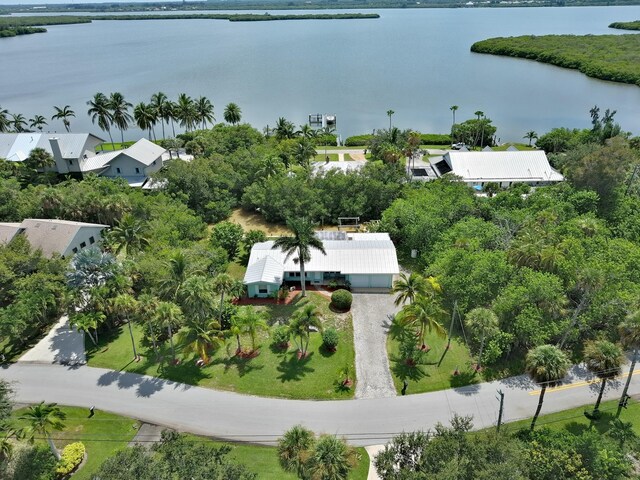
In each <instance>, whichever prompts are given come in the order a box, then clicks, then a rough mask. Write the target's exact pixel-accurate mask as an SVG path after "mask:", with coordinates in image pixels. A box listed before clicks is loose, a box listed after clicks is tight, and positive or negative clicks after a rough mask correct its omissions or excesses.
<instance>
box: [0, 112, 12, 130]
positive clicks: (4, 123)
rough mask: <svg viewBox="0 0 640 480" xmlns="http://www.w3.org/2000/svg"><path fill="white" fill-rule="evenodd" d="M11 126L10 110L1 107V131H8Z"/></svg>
mask: <svg viewBox="0 0 640 480" xmlns="http://www.w3.org/2000/svg"><path fill="white" fill-rule="evenodd" d="M10 126H11V121H10V120H9V110H7V109H6V108H4V109H3V108H2V107H0V133H4V132H8V131H9V127H10Z"/></svg>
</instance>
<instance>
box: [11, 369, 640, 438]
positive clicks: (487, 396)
mask: <svg viewBox="0 0 640 480" xmlns="http://www.w3.org/2000/svg"><path fill="white" fill-rule="evenodd" d="M585 377H586V373H585V371H584V370H583V369H581V368H579V367H575V368H574V369H573V370H572V372H571V374H570V376H569V377H568V379H567V381H570V382H577V384H576V386H569V387H563V388H561V389H559V390H557V391H548V393H547V395H546V397H545V404H544V407H543V411H542V413H550V412H553V411H559V410H564V409H567V408H571V407H577V406H581V405H584V404H588V403H592V402H594V401H595V398H596V394H597V386H598V384H593V385H585V384H584V380H585ZM639 377H640V375H637V374H636V375H635V377H634V381H633V382H632V386H631V389H630V393H636V392H638V390H639V386H640V378H639ZM0 378H3V379H6V380H9V381H11V382H15V388H16V398H15V401H16V402H20V403H36V402H40V401H42V400H45V401H47V402H57V403H59V404H63V405H74V406H86V407H89V406H91V405H95V406H96V408H98V409H102V410H107V411H110V412H114V413H118V414H121V415H125V416H129V417H133V418H137V419H140V420H142V421H145V422H148V423H152V424H157V425H164V426H167V427H171V428H175V429H177V430H181V431H188V432H192V433H195V434H201V435H208V436H214V437H219V438H223V439H227V440H234V441H251V442H256V443H264V444H273V443H275V441H276V439H277V437H278V436H279V435H281V434H282V433H283V432H284V431H286V430H287V429H288V428H290V427H291V426H293V425H295V424H298V423H300V424H303V425H305V426H307V427H309V428H311V429H312V430H314V431H315V432H317V433H333V434H337V435H341V436H344V437H346V438H347V439H348V440H349V441H350V442H351V443H352V444H354V445H378V444H382V443H385V442H386V441H388V440H389V439H390V438H391V437H392V436H394V435H395V434H397V433H399V432H402V431H412V430H418V429H428V428H431V427H433V425H435V423H436V422H443V423H447V422H448V421H449V419H450V418H451V416H452V415H453V413H454V412H456V413H459V414H462V415H473V417H474V424H475V427H476V428H482V427H489V426H492V425H494V424H495V422H496V419H497V411H498V401H497V400H496V391H497V390H498V389H502V390H503V391H504V393H505V415H504V419H505V421H509V420H516V419H522V418H528V417H530V416H531V415H532V414H533V412H534V410H535V407H536V404H537V401H538V397H537V394H536V393H535V390H537V387H536V386H535V385H532V384H531V383H530V382H529V381H528V380H527V378H526V377H523V376H522V377H512V378H509V379H505V380H502V381H499V382H491V383H484V384H480V385H475V386H469V387H464V388H459V389H454V390H444V391H440V392H432V393H426V394H418V395H407V396H405V397H393V398H376V399H359V400H345V401H308V400H304V401H302V400H283V399H275V398H261V397H253V396H248V395H240V394H235V393H231V392H222V391H216V390H209V389H204V388H199V387H192V386H188V385H183V384H177V383H174V382H169V381H165V380H161V379H157V378H153V377H146V376H142V375H136V374H131V373H121V372H114V371H111V370H105V369H99V368H92V367H87V366H71V367H67V366H63V365H41V364H21V363H17V364H13V365H11V366H5V367H4V368H2V369H0ZM621 389H622V381H620V382H617V385H614V388H611V389H609V391H608V392H607V393H606V394H605V398H616V397H617V396H618V395H619V391H621ZM532 391H533V392H532Z"/></svg>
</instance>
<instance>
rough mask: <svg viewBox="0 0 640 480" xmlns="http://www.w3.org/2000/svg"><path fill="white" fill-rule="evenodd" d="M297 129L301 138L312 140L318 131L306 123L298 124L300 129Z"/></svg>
mask: <svg viewBox="0 0 640 480" xmlns="http://www.w3.org/2000/svg"><path fill="white" fill-rule="evenodd" d="M298 131H299V132H300V135H301V136H302V138H304V139H306V140H313V139H314V138H317V137H318V131H317V130H314V129H313V128H311V125H308V124H306V123H305V124H304V125H300V130H298Z"/></svg>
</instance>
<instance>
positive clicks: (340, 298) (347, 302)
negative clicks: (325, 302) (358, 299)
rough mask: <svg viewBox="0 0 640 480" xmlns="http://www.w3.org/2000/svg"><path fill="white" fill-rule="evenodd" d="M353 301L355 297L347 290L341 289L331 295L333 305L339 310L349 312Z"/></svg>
mask: <svg viewBox="0 0 640 480" xmlns="http://www.w3.org/2000/svg"><path fill="white" fill-rule="evenodd" d="M352 301H353V295H351V292H348V291H347V290H342V289H340V290H336V291H335V292H333V293H332V294H331V304H332V305H333V306H334V308H336V309H338V310H345V311H346V310H349V309H350V308H351V302H352Z"/></svg>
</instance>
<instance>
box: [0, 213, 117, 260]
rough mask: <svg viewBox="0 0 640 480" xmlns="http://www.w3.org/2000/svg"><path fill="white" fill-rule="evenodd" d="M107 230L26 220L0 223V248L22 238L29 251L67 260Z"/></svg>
mask: <svg viewBox="0 0 640 480" xmlns="http://www.w3.org/2000/svg"><path fill="white" fill-rule="evenodd" d="M107 227H108V225H101V224H98V223H83V222H70V221H67V220H41V219H35V218H27V219H25V220H23V221H22V223H0V244H3V243H4V244H6V243H9V242H10V241H11V240H13V239H14V238H15V237H16V236H18V235H24V236H25V237H26V238H27V240H28V241H29V243H30V244H31V247H33V248H34V249H40V250H42V253H43V254H44V255H45V256H47V257H51V256H53V254H55V253H57V254H60V255H62V256H63V257H68V256H71V255H73V254H74V253H77V252H78V251H80V250H82V249H83V248H85V247H88V246H91V245H94V244H96V243H99V242H100V241H101V240H102V231H103V230H104V229H105V228H107Z"/></svg>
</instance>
